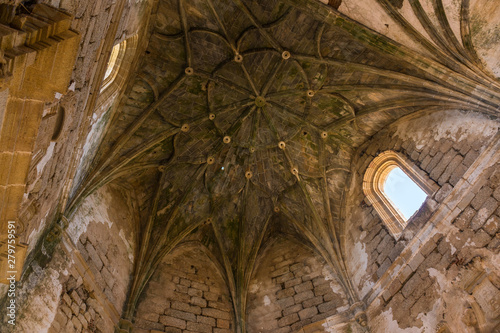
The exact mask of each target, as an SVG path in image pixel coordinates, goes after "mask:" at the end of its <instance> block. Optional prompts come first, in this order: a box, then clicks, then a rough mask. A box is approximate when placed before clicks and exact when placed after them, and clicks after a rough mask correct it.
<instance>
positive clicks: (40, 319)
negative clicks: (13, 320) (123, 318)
mask: <svg viewBox="0 0 500 333" xmlns="http://www.w3.org/2000/svg"><path fill="white" fill-rule="evenodd" d="M120 193H121V192H120V191H119V190H118V189H116V188H113V187H112V186H106V187H103V188H101V189H100V190H98V191H97V192H95V193H94V194H92V195H91V196H89V197H88V198H87V199H86V200H85V201H84V203H83V204H82V206H81V207H80V209H79V210H78V211H77V212H76V214H75V216H74V218H73V219H72V221H70V225H69V227H68V229H67V230H66V232H64V233H63V235H62V239H61V242H60V243H59V244H58V245H57V246H56V249H55V251H54V254H53V255H52V256H51V257H44V256H43V255H41V256H40V257H39V258H36V260H34V261H32V262H31V263H30V266H29V267H28V268H27V272H26V274H27V278H26V279H25V280H22V281H21V282H20V283H18V284H17V294H16V301H17V302H18V304H19V308H18V309H17V314H18V326H16V327H12V326H10V325H6V324H4V323H2V325H4V326H3V327H4V329H2V330H0V332H18V331H19V330H21V331H22V330H24V331H25V332H44V331H47V330H48V332H51V333H52V332H53V333H55V332H61V333H62V332H64V333H71V332H89V331H90V332H112V331H113V330H114V325H115V324H116V323H117V322H118V320H119V318H120V315H121V312H122V309H123V306H124V303H125V300H126V295H127V292H128V289H129V284H130V279H131V276H132V275H133V274H132V273H133V267H134V256H135V251H136V236H137V234H136V230H135V226H136V225H137V221H136V216H135V213H134V212H133V205H132V204H131V202H130V198H127V197H123V196H122V195H121V194H120ZM48 246H53V244H51V243H50V242H47V241H46V242H45V243H44V244H43V245H42V251H41V252H42V253H43V252H44V251H45V248H46V247H48ZM45 253H46V252H45ZM42 264H44V265H45V266H44V267H43V268H42V266H41V265H42ZM35 308H36V309H40V310H39V311H38V310H37V311H33V309H35ZM4 317H5V316H4ZM6 318H7V317H5V318H2V320H4V319H6ZM12 329H13V331H12Z"/></svg>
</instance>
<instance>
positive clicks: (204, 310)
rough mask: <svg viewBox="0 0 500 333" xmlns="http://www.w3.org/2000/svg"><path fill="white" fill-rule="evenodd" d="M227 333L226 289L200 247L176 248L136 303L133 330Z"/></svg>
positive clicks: (145, 332) (231, 327)
mask: <svg viewBox="0 0 500 333" xmlns="http://www.w3.org/2000/svg"><path fill="white" fill-rule="evenodd" d="M149 330H157V331H161V332H170V333H192V332H200V333H201V332H203V333H230V332H233V331H234V319H233V308H232V302H231V298H230V296H229V291H228V290H227V288H226V285H225V283H224V281H223V279H222V277H221V275H220V273H219V272H218V271H217V269H216V267H215V266H214V265H213V264H212V263H211V261H210V259H208V258H207V256H206V255H205V254H204V253H203V252H202V251H201V250H199V249H197V248H194V249H182V248H181V249H178V250H175V251H174V252H173V253H172V254H171V256H168V258H167V259H165V260H164V261H163V262H162V263H161V264H160V266H159V267H158V269H157V270H156V272H155V273H154V275H153V276H152V278H151V280H150V282H149V283H148V286H147V287H146V289H145V291H144V292H143V295H142V297H141V300H140V301H139V304H138V306H137V312H136V315H135V331H134V332H138V333H149Z"/></svg>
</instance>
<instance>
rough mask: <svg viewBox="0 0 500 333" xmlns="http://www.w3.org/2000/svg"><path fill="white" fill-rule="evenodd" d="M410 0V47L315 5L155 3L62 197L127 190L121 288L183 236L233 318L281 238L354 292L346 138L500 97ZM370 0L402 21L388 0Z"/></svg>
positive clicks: (490, 109)
mask: <svg viewBox="0 0 500 333" xmlns="http://www.w3.org/2000/svg"><path fill="white" fill-rule="evenodd" d="M411 3H412V4H413V5H414V6H415V12H416V13H419V15H420V16H418V15H417V17H418V18H419V20H420V19H421V22H423V23H422V25H423V26H424V28H425V30H426V31H427V35H426V36H424V35H423V34H422V33H419V32H418V30H416V29H414V28H413V27H412V26H411V25H409V24H407V25H406V26H407V28H406V33H407V35H408V36H409V37H408V38H409V39H410V40H412V41H413V42H415V43H417V44H418V45H420V47H421V48H422V53H417V52H415V51H413V50H411V49H410V48H408V47H405V46H403V45H400V44H398V43H397V42H394V41H392V40H390V39H389V38H387V37H385V36H382V35H380V34H378V33H376V32H374V31H373V30H370V29H369V28H367V27H365V26H363V25H361V24H359V23H356V22H354V21H353V20H351V19H349V18H347V17H346V16H344V15H342V14H340V13H339V12H337V11H335V10H334V9H333V8H331V7H329V6H327V5H324V4H322V3H320V2H318V1H299V0H289V1H277V0H258V1H243V0H217V1H215V0H179V1H174V0H161V1H159V2H158V7H157V8H156V9H155V10H154V12H153V14H152V17H151V22H152V23H151V26H150V37H149V42H148V45H147V49H146V50H145V53H144V55H143V56H141V60H140V62H139V64H138V66H137V69H136V72H135V75H134V76H133V80H132V81H131V82H130V84H129V85H128V87H127V90H126V94H125V97H123V99H122V100H121V103H120V105H119V107H118V108H117V111H116V112H115V113H114V116H113V117H112V119H111V123H110V125H109V128H108V130H107V132H106V134H105V136H104V138H103V141H102V142H103V143H102V144H101V148H100V149H99V154H98V155H97V156H96V157H95V159H94V163H93V165H92V166H91V168H90V171H89V173H88V175H87V176H86V177H85V178H84V180H83V181H82V182H81V183H80V185H79V187H78V188H77V189H76V190H75V192H74V196H73V200H72V201H71V203H70V205H69V208H68V210H72V209H73V210H74V209H75V207H77V206H78V204H79V202H81V201H82V200H83V199H84V198H85V197H86V196H88V195H89V194H90V193H92V192H93V191H95V190H96V189H97V188H99V187H101V186H103V185H104V184H107V183H109V182H111V181H113V182H115V183H120V184H128V186H130V187H131V188H133V189H134V190H135V191H136V193H140V195H139V199H140V200H139V201H140V210H141V226H140V229H141V244H140V246H141V254H140V256H139V260H140V262H141V267H140V268H139V273H138V275H137V276H138V277H137V278H136V280H137V281H139V282H135V285H134V288H135V289H133V291H132V299H133V298H134V297H135V298H137V297H138V296H139V295H140V291H141V290H142V288H143V286H144V284H145V281H147V278H148V277H149V276H151V274H152V272H153V271H154V269H155V267H156V266H157V265H158V263H159V262H160V261H161V260H162V258H163V257H164V255H165V254H167V253H169V252H170V251H171V250H172V249H173V248H174V247H175V246H176V245H178V244H179V243H181V242H183V241H187V240H193V239H196V240H199V241H201V242H202V243H203V244H205V245H206V247H207V248H208V249H209V250H210V251H211V253H212V255H213V257H214V258H215V260H216V261H218V263H219V264H220V266H221V267H222V268H223V270H224V271H225V274H226V279H227V281H228V285H229V288H230V290H231V293H232V296H233V298H235V299H237V300H238V303H239V304H240V308H239V310H237V311H240V312H241V314H242V316H244V306H245V302H244V300H245V297H246V296H245V295H246V288H247V287H248V284H249V281H250V277H251V273H252V270H253V267H254V263H255V261H256V259H257V257H258V255H259V253H260V252H261V250H262V247H263V244H264V243H265V242H266V240H267V239H269V238H272V237H275V236H276V235H279V234H285V235H288V236H290V237H294V238H296V239H298V240H300V241H301V242H303V243H305V244H308V245H309V246H310V247H311V248H313V249H314V250H315V251H317V253H319V254H320V255H321V256H322V257H323V258H325V260H326V261H327V262H328V263H329V264H330V265H331V266H332V267H333V268H334V269H335V271H336V272H337V274H338V276H339V279H340V281H341V283H342V285H343V287H344V289H345V290H346V295H347V296H348V298H350V299H351V302H353V301H354V300H355V298H356V296H355V293H354V292H353V291H352V288H351V287H350V285H349V279H348V278H347V273H346V268H345V263H344V261H343V259H342V251H341V242H340V241H339V235H341V234H342V232H343V228H344V227H343V225H342V216H341V214H342V211H341V207H342V200H343V196H344V188H345V186H346V179H347V178H348V174H349V168H350V161H351V158H352V156H353V153H354V151H355V150H356V148H357V147H359V145H360V144H362V143H363V142H365V140H367V139H368V138H369V137H370V136H372V135H373V134H375V133H376V132H377V131H378V130H380V129H381V128H383V127H384V126H386V125H388V124H390V123H392V122H393V121H395V120H397V119H399V118H401V117H402V116H405V115H408V114H410V113H413V112H416V111H420V110H428V111H437V110H441V109H467V110H477V111H480V112H483V113H487V114H491V115H495V114H496V112H497V106H498V105H500V93H499V92H498V91H499V90H498V89H497V88H495V87H496V86H498V83H497V81H496V80H495V79H494V78H492V77H491V76H490V74H489V73H488V72H487V71H486V70H484V68H483V67H482V64H481V61H480V60H478V57H477V55H476V54H475V53H474V49H473V48H472V47H470V45H469V44H468V42H469V41H470V35H468V34H467V33H468V30H467V29H466V26H467V25H466V24H467V21H466V20H465V19H463V22H464V23H463V24H464V28H463V29H462V32H463V35H462V36H456V35H455V34H454V32H453V31H451V28H450V26H449V23H448V22H447V20H446V13H445V12H444V11H443V12H441V11H439V10H437V11H436V12H437V13H438V14H437V15H434V16H433V18H436V17H437V20H438V23H435V22H432V20H430V19H429V17H427V16H426V13H425V11H424V9H423V8H421V6H420V7H419V5H420V4H419V1H411ZM437 3H438V4H440V3H441V1H437ZM380 4H381V5H382V6H383V7H384V8H385V9H386V10H387V13H388V15H390V16H392V17H394V18H395V20H396V21H398V20H399V21H400V22H403V21H402V20H404V17H403V16H402V14H401V13H400V12H399V9H398V8H397V4H394V3H393V2H391V1H386V0H380ZM441 5H442V4H441ZM438 9H439V5H438ZM466 9H467V8H466ZM464 13H465V14H464V15H466V14H467V13H468V12H467V11H465V12H464ZM443 15H444V17H443ZM426 18H427V19H426ZM446 24H448V28H447V27H446ZM424 54H428V55H429V56H425V55H424ZM141 281H142V282H141Z"/></svg>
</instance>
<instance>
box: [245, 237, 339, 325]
mask: <svg viewBox="0 0 500 333" xmlns="http://www.w3.org/2000/svg"><path fill="white" fill-rule="evenodd" d="M266 252H267V255H266V256H265V259H264V260H263V261H262V262H261V263H260V264H259V265H258V266H257V270H256V272H255V274H254V276H253V278H252V281H251V284H250V288H249V296H248V309H247V317H248V320H247V325H248V327H247V331H248V332H250V333H254V332H255V333H257V332H262V333H264V332H269V333H270V332H273V333H287V332H295V331H298V330H299V329H300V328H302V327H304V326H306V325H308V324H310V323H314V322H317V321H321V320H323V319H325V318H327V317H329V316H332V315H335V314H337V313H339V312H343V311H345V310H347V308H348V305H347V300H346V299H345V297H344V293H343V290H342V288H341V287H340V286H339V284H338V282H337V281H336V278H335V277H334V275H333V274H332V271H331V270H330V269H329V268H328V266H327V265H326V264H325V262H324V261H323V260H322V259H321V258H320V257H318V256H317V255H315V254H314V253H313V252H312V251H311V250H309V249H307V248H305V247H304V246H302V245H299V244H297V243H295V242H292V241H289V240H284V239H279V240H277V241H276V242H275V243H274V244H272V245H271V246H269V247H268V248H267V250H266Z"/></svg>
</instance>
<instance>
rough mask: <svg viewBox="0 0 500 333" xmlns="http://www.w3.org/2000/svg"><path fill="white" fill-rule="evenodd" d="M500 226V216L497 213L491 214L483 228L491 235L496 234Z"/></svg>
mask: <svg viewBox="0 0 500 333" xmlns="http://www.w3.org/2000/svg"><path fill="white" fill-rule="evenodd" d="M499 228H500V218H499V217H498V216H496V215H493V216H491V217H490V218H489V219H488V220H487V221H486V223H485V224H484V225H483V230H484V231H486V232H487V233H488V234H489V235H490V236H494V235H495V234H496V233H497V232H498V230H499Z"/></svg>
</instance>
